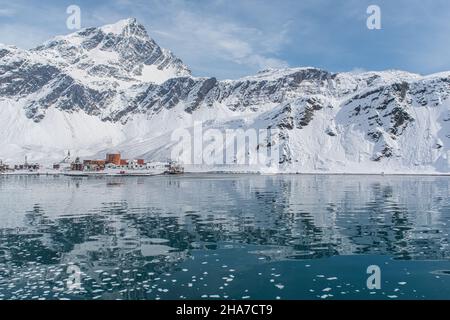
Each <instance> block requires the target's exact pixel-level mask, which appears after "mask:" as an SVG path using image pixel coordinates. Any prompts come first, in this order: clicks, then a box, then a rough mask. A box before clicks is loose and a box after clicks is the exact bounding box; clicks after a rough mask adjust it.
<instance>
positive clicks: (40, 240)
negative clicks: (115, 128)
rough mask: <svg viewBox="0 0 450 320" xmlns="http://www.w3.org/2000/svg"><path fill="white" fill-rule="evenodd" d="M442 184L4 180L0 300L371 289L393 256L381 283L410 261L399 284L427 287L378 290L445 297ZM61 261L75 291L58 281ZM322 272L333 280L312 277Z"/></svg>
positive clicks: (445, 190) (251, 178)
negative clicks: (75, 276)
mask: <svg viewBox="0 0 450 320" xmlns="http://www.w3.org/2000/svg"><path fill="white" fill-rule="evenodd" d="M449 181H450V178H447V177H406V176H399V177H381V176H337V175H336V176H326V175H307V176H259V175H185V176H160V177H142V178H137V177H136V178H132V177H123V178H120V177H113V178H105V177H102V178H69V177H52V176H48V177H47V176H41V177H33V176H3V177H0V298H15V299H39V298H46V299H58V298H73V299H84V298H101V299H118V298H121V299H165V298H172V299H180V298H181V299H183V298H218V297H220V298H234V299H241V298H250V299H252V298H269V299H274V298H291V299H292V298H293V299H297V298H298V299H300V298H308V299H315V298H323V297H324V296H327V297H336V298H344V293H343V292H345V296H346V297H352V298H368V297H370V296H371V295H375V293H371V292H370V291H369V290H367V288H366V287H365V279H367V274H366V273H365V271H366V268H367V266H368V265H370V264H373V263H374V261H375V262H377V263H380V264H383V265H392V264H395V263H398V265H396V267H395V268H394V267H391V269H392V270H391V269H390V270H388V273H389V274H390V275H389V276H392V279H393V280H392V281H391V283H392V282H393V281H396V280H395V279H396V277H397V278H398V277H400V276H404V277H407V276H413V275H414V273H412V272H410V271H407V270H408V268H411V269H414V270H416V271H415V273H416V274H418V276H417V277H416V278H412V279H411V280H410V281H408V283H414V282H415V279H416V280H417V279H419V278H420V281H422V282H423V281H426V280H427V279H428V277H430V279H436V281H438V282H437V283H436V284H434V287H435V288H436V290H437V291H436V292H435V291H430V290H431V289H430V288H425V287H424V286H423V284H421V285H419V283H417V284H415V287H414V288H411V290H410V291H406V289H405V290H404V289H403V287H406V285H403V287H402V289H399V288H397V287H401V286H402V285H398V284H397V286H395V285H393V287H392V288H390V287H389V284H387V285H386V286H388V289H386V290H384V291H382V292H381V291H380V292H379V293H376V297H377V298H387V297H400V298H401V297H402V296H401V295H400V294H401V293H403V294H404V297H408V298H422V297H428V296H432V297H438V298H447V296H445V295H446V294H447V292H448V290H447V291H445V290H444V291H443V290H440V291H439V284H441V285H442V286H444V285H445V286H447V287H449V286H448V284H449V282H448V280H447V276H446V273H445V271H446V269H448V268H450V264H449V263H448V260H449V259H448V257H449V249H448V242H449V226H448V221H449V215H450V209H449V205H450V185H449ZM430 261H434V262H433V263H431V262H430ZM421 262H422V263H423V264H420V263H421ZM70 265H75V266H77V267H79V268H80V269H81V271H82V273H81V281H82V288H81V290H69V289H67V283H66V281H67V279H68V276H69V274H68V273H67V268H68V266H70ZM347 265H353V266H355V268H356V269H357V270H360V275H358V276H357V279H356V278H355V279H354V277H356V275H351V272H356V271H351V270H352V269H351V268H350V267H349V269H346V266H347ZM355 268H353V269H354V270H356V269H355ZM386 268H388V267H386ZM438 269H439V270H438ZM405 270H406V271H405ZM300 271H301V272H300ZM321 273H323V274H326V273H328V274H329V275H330V276H329V277H328V279H332V280H329V282H333V281H334V282H335V283H336V284H335V287H330V288H328V287H326V285H325V284H324V285H323V287H324V288H322V287H321V286H319V285H318V281H321V278H327V277H326V275H324V277H318V276H321ZM411 274H412V275H411ZM437 274H439V275H437ZM334 275H338V276H334ZM315 277H318V279H313V278H315ZM346 277H348V279H346ZM335 278H336V279H335ZM339 279H342V281H343V282H342V283H340V282H339V281H340V280H339ZM343 279H346V281H344V280H343ZM238 280H239V281H238ZM272 280H273V281H272ZM310 280H311V281H310ZM312 280H316V281H312ZM336 281H338V282H336ZM417 281H419V280H417ZM281 282H282V283H281ZM344 282H345V283H344ZM397 282H400V283H403V282H402V281H400V280H398V281H397ZM422 282H420V283H422ZM338 283H339V284H338ZM301 284H303V285H304V286H305V287H304V288H303V289H304V290H303V289H302V290H300V289H299V288H298V287H299V285H301ZM333 285H334V284H333ZM295 287H297V288H295ZM325 287H326V288H325ZM394 287H395V288H394ZM355 288H357V289H355ZM324 289H330V290H334V291H336V293H335V294H334V295H333V294H325V295H324V294H323V292H322V291H323V290H324ZM395 289H398V290H395ZM330 290H327V291H325V292H329V291H330ZM391 291H392V292H391ZM337 292H339V293H340V294H337ZM435 295H437V296H435ZM448 298H450V292H449V296H448Z"/></svg>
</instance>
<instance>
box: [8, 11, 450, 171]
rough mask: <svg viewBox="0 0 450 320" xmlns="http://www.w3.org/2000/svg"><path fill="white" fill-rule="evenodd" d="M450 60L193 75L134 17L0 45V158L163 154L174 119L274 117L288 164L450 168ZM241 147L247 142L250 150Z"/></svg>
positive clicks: (263, 122)
mask: <svg viewBox="0 0 450 320" xmlns="http://www.w3.org/2000/svg"><path fill="white" fill-rule="evenodd" d="M449 96H450V72H448V73H441V74H434V75H429V76H421V75H418V74H411V73H407V72H402V71H384V72H348V73H331V72H328V71H325V70H320V69H317V68H311V67H308V68H293V69H283V70H265V71H262V72H260V73H258V74H256V75H255V76H250V77H246V78H242V79H238V80H222V81H221V80H217V79H216V78H198V77H193V76H191V73H190V71H189V68H188V67H187V66H186V65H184V64H183V62H182V61H181V60H180V59H179V58H177V57H176V56H174V55H173V54H172V53H171V52H170V51H168V50H165V49H162V48H160V47H159V46H158V45H157V44H156V43H155V41H153V40H152V39H151V38H150V37H149V36H148V34H147V32H146V30H145V28H144V27H143V26H142V25H141V24H139V23H138V22H137V21H136V20H135V19H127V20H122V21H119V22H118V23H116V24H112V25H107V26H103V27H100V28H88V29H84V30H82V31H79V32H76V33H74V34H70V35H66V36H59V37H56V38H54V39H52V40H50V41H48V42H46V43H44V44H43V45H41V46H39V47H37V48H34V49H31V50H21V49H18V48H16V47H12V46H5V45H0V137H1V139H0V159H3V160H5V161H9V162H13V161H19V160H21V159H23V157H24V156H25V155H28V158H29V159H33V160H36V161H41V162H44V163H51V162H52V161H56V160H59V159H61V158H62V157H63V154H64V152H65V150H68V149H70V150H72V153H73V154H77V155H79V156H81V157H91V156H100V155H103V154H104V153H105V152H107V151H112V150H119V151H121V152H122V153H124V154H125V156H127V157H144V158H146V159H148V160H165V159H167V158H168V157H169V155H170V151H171V149H172V147H173V145H174V142H173V141H171V134H172V132H173V130H174V129H178V128H189V127H192V125H193V123H194V122H195V121H204V126H206V127H208V128H218V129H222V130H223V129H224V128H242V129H244V130H245V129H249V128H261V129H263V128H279V129H280V130H281V135H280V137H281V140H280V148H281V150H282V155H281V157H280V168H281V170H284V171H289V172H319V171H320V172H347V173H352V172H353V173H363V172H370V173H372V172H373V173H380V172H385V173H402V172H404V173H432V172H448V173H450V152H449V150H450V109H449V107H450V99H449ZM250 152H252V151H251V150H250Z"/></svg>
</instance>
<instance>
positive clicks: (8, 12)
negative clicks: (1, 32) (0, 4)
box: [0, 8, 16, 17]
mask: <svg viewBox="0 0 450 320" xmlns="http://www.w3.org/2000/svg"><path fill="white" fill-rule="evenodd" d="M15 14H16V11H15V10H14V9H10V8H0V17H13V16H14V15H15Z"/></svg>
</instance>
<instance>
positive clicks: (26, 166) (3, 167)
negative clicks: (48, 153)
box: [0, 157, 41, 172]
mask: <svg viewBox="0 0 450 320" xmlns="http://www.w3.org/2000/svg"><path fill="white" fill-rule="evenodd" d="M40 168H41V166H40V165H39V164H38V163H29V162H28V159H27V157H25V162H24V163H23V164H15V165H14V166H11V165H9V164H7V163H4V162H3V161H2V160H0V172H8V171H17V170H20V171H30V172H34V171H38V170H39V169H40Z"/></svg>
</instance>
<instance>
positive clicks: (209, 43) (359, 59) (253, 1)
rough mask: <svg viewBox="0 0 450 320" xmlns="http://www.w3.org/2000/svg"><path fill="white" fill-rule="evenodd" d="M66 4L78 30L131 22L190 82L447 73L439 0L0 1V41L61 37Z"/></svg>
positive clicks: (447, 20)
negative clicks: (308, 71)
mask: <svg viewBox="0 0 450 320" xmlns="http://www.w3.org/2000/svg"><path fill="white" fill-rule="evenodd" d="M72 4H75V5H78V6H80V8H81V14H82V27H90V26H99V25H103V24H107V23H112V22H115V21H117V20H120V19H122V18H128V17H136V18H137V19H138V20H139V21H140V22H141V23H142V24H144V25H145V26H146V28H147V31H148V32H149V34H150V36H151V37H152V38H154V39H155V40H156V41H157V42H158V43H159V44H160V45H161V46H162V47H165V48H168V49H171V50H172V51H173V52H174V53H175V54H176V55H177V56H179V57H180V58H181V59H183V61H184V62H185V63H186V64H187V65H188V66H189V67H190V68H191V69H192V71H193V73H194V75H196V76H216V77H218V78H222V79H223V78H237V77H240V76H244V75H249V74H253V73H255V72H257V71H259V70H262V69H265V68H270V67H275V68H276V67H297V66H315V67H320V68H324V69H327V70H330V71H333V72H339V71H350V70H355V69H363V70H382V69H402V70H407V71H412V72H417V73H422V74H429V73H434V72H439V71H444V70H450V1H448V0H429V1H423V0H384V1H376V0H368V1H366V0H277V1H270V0H147V1H144V0H112V1H100V0H97V1H84V0H83V1H75V0H70V1H61V0H58V1H56V0H41V1H24V0H14V1H12V0H0V42H1V43H4V44H14V45H17V46H19V47H22V48H30V47H33V46H36V45H38V44H40V43H42V42H43V41H45V40H47V39H49V38H51V37H53V36H55V35H58V34H66V33H70V32H71V31H70V30H67V28H66V23H65V21H66V19H67V14H66V8H67V7H68V6H69V5H72ZM372 4H375V5H378V6H380V8H381V13H382V29H381V30H369V29H368V28H367V27H366V19H367V17H368V15H367V13H366V10H367V7H368V6H369V5H372Z"/></svg>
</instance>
